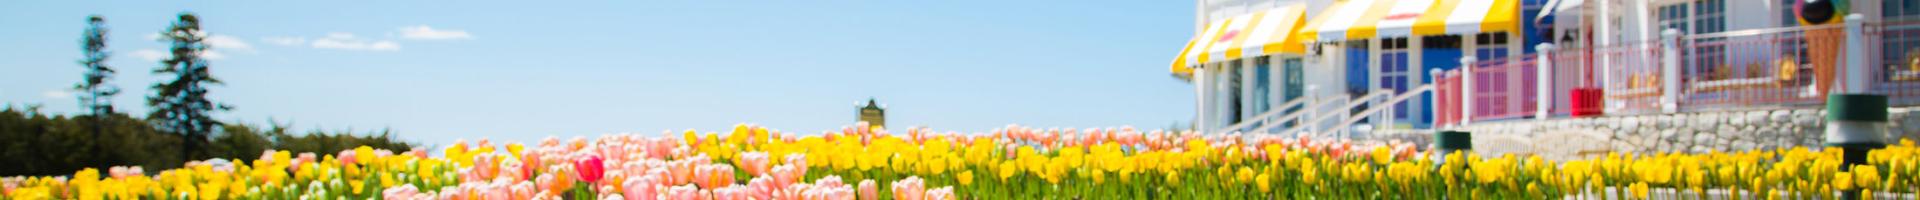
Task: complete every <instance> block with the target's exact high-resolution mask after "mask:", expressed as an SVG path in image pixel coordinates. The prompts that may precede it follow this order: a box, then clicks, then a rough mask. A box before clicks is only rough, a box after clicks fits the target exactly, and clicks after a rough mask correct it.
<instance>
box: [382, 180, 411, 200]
mask: <svg viewBox="0 0 1920 200" xmlns="http://www.w3.org/2000/svg"><path fill="white" fill-rule="evenodd" d="M380 194H381V196H382V197H385V199H387V200H400V199H413V198H414V196H415V195H420V189H417V188H414V187H413V185H412V184H400V185H399V186H394V187H392V188H387V190H386V191H381V192H380Z"/></svg>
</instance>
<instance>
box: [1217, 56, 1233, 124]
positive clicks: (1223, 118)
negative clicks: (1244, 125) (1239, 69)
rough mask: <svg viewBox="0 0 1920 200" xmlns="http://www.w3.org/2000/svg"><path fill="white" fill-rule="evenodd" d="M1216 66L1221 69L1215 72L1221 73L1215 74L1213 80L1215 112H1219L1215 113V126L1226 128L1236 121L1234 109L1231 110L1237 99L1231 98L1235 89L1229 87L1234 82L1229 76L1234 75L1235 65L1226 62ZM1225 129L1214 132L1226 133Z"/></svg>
mask: <svg viewBox="0 0 1920 200" xmlns="http://www.w3.org/2000/svg"><path fill="white" fill-rule="evenodd" d="M1214 66H1216V67H1218V68H1219V69H1216V71H1215V72H1219V73H1220V75H1216V76H1215V78H1216V80H1214V81H1213V84H1214V85H1213V96H1214V101H1213V103H1214V106H1213V108H1214V109H1213V110H1214V112H1217V113H1215V114H1213V117H1214V118H1213V119H1215V120H1214V121H1215V122H1214V127H1216V128H1226V127H1227V126H1230V125H1233V122H1234V121H1233V117H1232V115H1230V114H1232V111H1231V110H1229V109H1230V108H1231V106H1232V105H1233V101H1235V99H1233V98H1231V97H1233V94H1232V92H1233V90H1231V89H1233V88H1232V87H1229V86H1230V85H1229V84H1232V83H1233V81H1231V80H1228V79H1231V78H1230V77H1228V76H1232V75H1233V73H1232V72H1233V71H1232V70H1233V66H1232V65H1227V64H1226V63H1224V62H1222V63H1220V64H1216V65H1214ZM1224 131H1226V130H1219V129H1215V130H1214V132H1217V133H1226V132H1224Z"/></svg>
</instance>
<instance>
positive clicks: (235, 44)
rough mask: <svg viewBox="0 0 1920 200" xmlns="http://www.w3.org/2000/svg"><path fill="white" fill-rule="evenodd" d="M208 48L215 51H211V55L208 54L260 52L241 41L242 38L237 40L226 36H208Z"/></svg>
mask: <svg viewBox="0 0 1920 200" xmlns="http://www.w3.org/2000/svg"><path fill="white" fill-rule="evenodd" d="M207 46H209V47H212V49H213V50H212V51H209V52H210V53H208V54H214V53H211V52H213V51H233V52H241V53H258V52H259V51H258V50H254V49H253V45H251V44H247V42H246V41H243V40H240V38H236V37H233V36H226V35H213V36H207ZM209 57H211V56H209Z"/></svg>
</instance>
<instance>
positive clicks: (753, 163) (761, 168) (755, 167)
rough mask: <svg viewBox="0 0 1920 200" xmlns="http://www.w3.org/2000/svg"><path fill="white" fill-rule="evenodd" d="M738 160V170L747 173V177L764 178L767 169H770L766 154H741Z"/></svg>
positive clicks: (756, 152) (769, 161) (757, 152)
mask: <svg viewBox="0 0 1920 200" xmlns="http://www.w3.org/2000/svg"><path fill="white" fill-rule="evenodd" d="M738 159H739V161H736V163H739V164H740V170H743V171H747V175H754V176H764V175H766V174H765V173H767V170H768V168H770V167H772V166H771V165H770V163H771V160H770V159H769V157H768V155H767V152H759V151H755V152H747V153H741V154H740V157H739V158H738Z"/></svg>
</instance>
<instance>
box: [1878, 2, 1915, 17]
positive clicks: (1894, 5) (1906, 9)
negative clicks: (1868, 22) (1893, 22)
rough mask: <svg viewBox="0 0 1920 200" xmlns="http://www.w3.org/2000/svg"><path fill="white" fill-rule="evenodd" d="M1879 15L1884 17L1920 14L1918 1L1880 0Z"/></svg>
mask: <svg viewBox="0 0 1920 200" xmlns="http://www.w3.org/2000/svg"><path fill="white" fill-rule="evenodd" d="M1880 16H1881V17H1884V18H1885V19H1895V18H1912V17H1916V16H1920V2H1914V1H1882V2H1881V4H1880Z"/></svg>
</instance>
